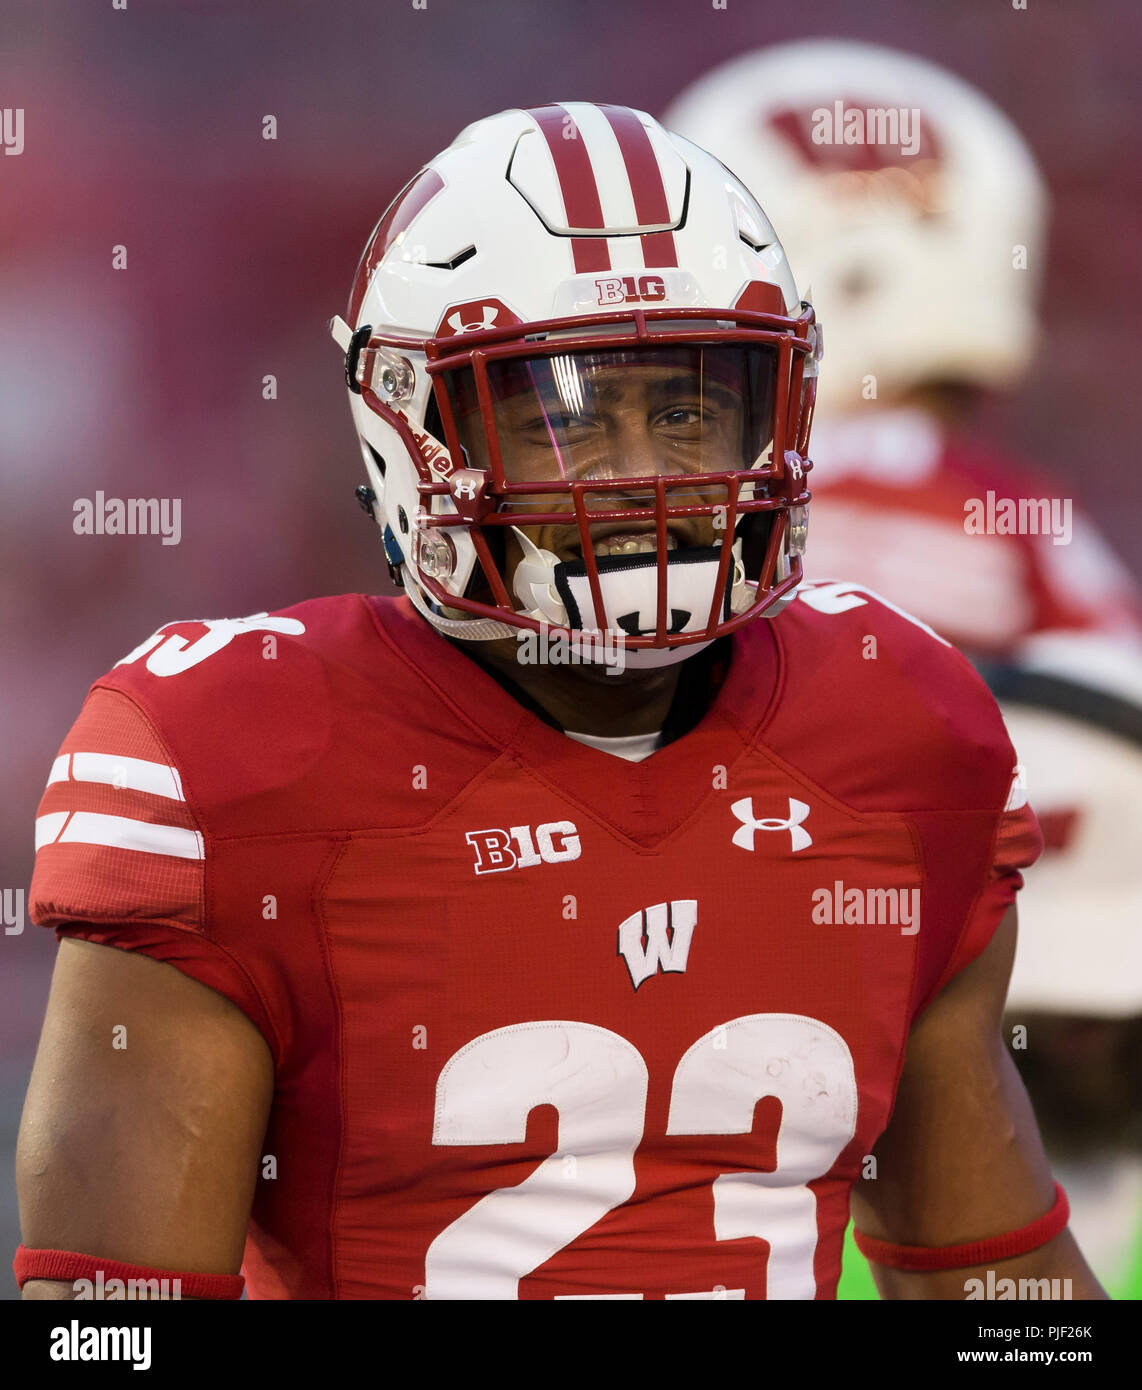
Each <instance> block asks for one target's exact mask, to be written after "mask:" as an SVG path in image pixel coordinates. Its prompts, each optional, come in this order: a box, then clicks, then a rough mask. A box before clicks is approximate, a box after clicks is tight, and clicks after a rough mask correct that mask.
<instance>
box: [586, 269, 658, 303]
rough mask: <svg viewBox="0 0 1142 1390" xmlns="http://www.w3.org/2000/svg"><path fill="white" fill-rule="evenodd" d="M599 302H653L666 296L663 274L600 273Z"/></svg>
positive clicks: (597, 287)
mask: <svg viewBox="0 0 1142 1390" xmlns="http://www.w3.org/2000/svg"><path fill="white" fill-rule="evenodd" d="M595 288H596V289H597V290H598V291H599V298H598V300H597V302H598V303H599V304H653V303H654V302H655V301H656V300H659V299H665V298H666V281H665V280H664V279H663V278H662V276H661V275H640V276H639V277H638V278H637V279H636V278H635V277H634V276H633V275H600V276H599V278H598V279H597V280H596V281H595Z"/></svg>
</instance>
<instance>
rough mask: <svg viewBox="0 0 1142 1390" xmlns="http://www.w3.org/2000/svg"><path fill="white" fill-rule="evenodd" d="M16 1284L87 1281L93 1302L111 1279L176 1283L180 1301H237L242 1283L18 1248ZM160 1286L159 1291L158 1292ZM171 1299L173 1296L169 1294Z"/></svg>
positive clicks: (221, 1276)
mask: <svg viewBox="0 0 1142 1390" xmlns="http://www.w3.org/2000/svg"><path fill="white" fill-rule="evenodd" d="M12 1269H13V1270H14V1271H15V1274H16V1283H17V1284H19V1286H20V1288H21V1289H22V1288H23V1287H24V1285H25V1284H26V1283H27V1282H28V1280H29V1279H54V1280H57V1281H58V1282H60V1283H63V1284H72V1283H74V1282H75V1280H77V1279H87V1280H90V1282H91V1284H92V1285H93V1286H94V1289H95V1291H96V1292H95V1296H96V1298H99V1297H102V1296H104V1295H102V1294H101V1293H100V1292H99V1290H101V1289H104V1288H105V1287H106V1285H107V1284H108V1283H109V1282H110V1281H111V1280H112V1279H122V1280H124V1281H126V1280H128V1279H146V1280H152V1279H157V1280H160V1281H161V1280H164V1279H165V1280H166V1282H167V1285H168V1287H169V1286H171V1285H173V1282H174V1280H176V1279H177V1280H178V1281H179V1287H178V1293H177V1297H179V1298H217V1299H236V1298H241V1297H242V1289H243V1287H244V1286H245V1280H244V1279H243V1278H242V1276H241V1275H240V1274H185V1273H183V1272H182V1271H180V1270H175V1269H151V1268H150V1267H149V1266H148V1265H129V1264H124V1262H123V1261H122V1260H105V1259H102V1258H101V1257H100V1256H99V1255H80V1254H78V1253H77V1252H76V1251H74V1250H29V1249H28V1248H27V1246H25V1245H21V1246H19V1247H18V1248H17V1250H16V1258H15V1259H14V1260H13V1261H12ZM161 1287H162V1286H161V1283H160V1291H161ZM171 1296H172V1297H174V1296H176V1295H175V1294H174V1293H173V1289H172V1292H171Z"/></svg>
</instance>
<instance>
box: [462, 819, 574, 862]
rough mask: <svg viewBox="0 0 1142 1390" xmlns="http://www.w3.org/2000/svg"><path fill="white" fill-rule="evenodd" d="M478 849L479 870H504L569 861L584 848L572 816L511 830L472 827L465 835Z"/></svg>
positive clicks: (514, 827) (519, 826)
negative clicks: (532, 829) (533, 827)
mask: <svg viewBox="0 0 1142 1390" xmlns="http://www.w3.org/2000/svg"><path fill="white" fill-rule="evenodd" d="M464 838H465V839H466V840H467V841H468V843H469V844H470V845H471V846H472V848H473V850H475V852H476V863H475V866H474V867H475V870H476V872H477V873H478V874H502V873H506V872H507V871H508V870H509V869H531V868H534V867H535V865H536V864H567V863H569V862H570V861H571V860H572V859H578V858H579V855H580V854H581V853H582V852H583V848H582V845H581V844H580V841H579V832H578V830H576V828H575V826H574V825H573V824H572V823H571V821H569V820H553V821H548V822H547V823H546V824H544V825H537V826H536V827H535V836H534V838H533V837H532V833H531V826H529V825H513V826H512V827H511V829H510V830H469V831H468V833H467V834H466V835H465V836H464Z"/></svg>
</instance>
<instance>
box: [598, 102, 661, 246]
mask: <svg viewBox="0 0 1142 1390" xmlns="http://www.w3.org/2000/svg"><path fill="white" fill-rule="evenodd" d="M599 110H600V111H602V113H603V115H604V116H606V118H607V121H608V122H609V123H610V127H611V129H612V130H613V131H614V133H615V139H616V140H617V141H618V142H619V150H620V151H621V152H622V157H623V163H624V164H625V165H626V171H627V178H628V179H629V180H630V191H631V194H632V195H633V197H634V210H635V216H636V217H637V218H638V220H639V225H640V226H644V227H645V226H646V224H647V223H648V222H669V221H670V204H669V203H668V202H667V199H666V185H665V184H664V183H663V182H662V170H661V168H660V167H659V164H658V156H657V155H656V154H655V153H654V146H653V145H652V144H651V143H650V136H649V135H648V134H647V130H646V127H645V126H644V125H643V123H642V122H641V121H640V120H639V118H638V117H637V116H636V115H635V113H634V112H633V111H632V110H631V109H630V108H629V107H628V106H602V105H600V107H599ZM642 258H643V261H644V262H645V263H646V264H647V265H648V266H664V265H677V264H678V250H677V247H676V246H675V245H674V233H673V232H648V233H647V234H646V235H645V236H644V237H643V238H642Z"/></svg>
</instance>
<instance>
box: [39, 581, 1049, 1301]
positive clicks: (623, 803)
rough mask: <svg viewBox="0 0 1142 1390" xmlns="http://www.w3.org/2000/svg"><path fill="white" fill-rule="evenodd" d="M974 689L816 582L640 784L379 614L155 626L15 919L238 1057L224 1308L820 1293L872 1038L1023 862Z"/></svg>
mask: <svg viewBox="0 0 1142 1390" xmlns="http://www.w3.org/2000/svg"><path fill="white" fill-rule="evenodd" d="M1014 761H1015V759H1014V754H1013V752H1012V749H1011V746H1010V743H1009V741H1008V738H1007V735H1006V733H1005V731H1004V728H1003V725H1002V722H1001V719H1000V717H999V714H998V711H997V709H996V707H995V704H994V702H993V701H992V699H991V697H990V695H989V694H988V692H987V690H986V688H985V687H984V686H983V684H982V683H981V681H980V680H979V679H978V677H977V676H976V675H975V673H974V671H973V670H972V668H971V667H970V665H969V664H968V663H967V662H966V661H965V660H964V659H963V658H962V657H961V656H960V655H959V654H958V653H957V652H956V651H954V650H953V649H952V648H950V647H949V646H947V644H945V643H944V642H942V641H941V640H940V639H939V638H937V637H936V636H935V635H934V634H931V633H930V632H929V631H928V630H927V629H924V628H922V627H921V626H920V625H918V624H917V623H916V622H915V620H913V619H911V618H909V617H908V616H907V615H906V614H903V613H901V612H899V611H898V610H896V609H894V608H893V607H891V606H890V605H887V604H885V603H883V602H881V601H879V600H877V599H875V598H873V597H871V596H868V595H867V594H865V593H863V592H861V591H858V590H856V589H854V587H853V586H851V585H845V584H837V583H832V584H825V585H815V586H814V585H810V586H806V587H805V589H804V591H803V592H802V594H801V596H800V597H799V598H798V600H797V601H796V602H795V603H793V604H792V605H791V606H790V607H789V608H788V609H787V610H786V611H785V612H784V613H783V614H782V615H781V616H780V617H779V618H777V619H776V620H775V621H772V622H767V621H758V622H755V623H753V624H751V625H749V626H747V627H746V628H745V629H743V630H741V631H739V632H738V633H736V634H735V636H734V637H733V645H732V658H731V661H730V664H729V670H728V674H727V676H726V678H725V680H724V682H723V683H722V685H721V687H720V689H719V690H718V693H717V695H716V697H715V699H714V701H713V703H712V705H711V706H710V708H709V709H708V711H707V712H706V714H705V716H704V717H703V718H702V719H701V721H700V722H699V723H698V725H697V726H696V727H695V728H694V729H693V730H691V732H689V733H688V734H686V735H685V736H684V737H682V738H680V739H678V740H676V741H675V742H673V743H671V744H669V745H668V746H667V747H665V748H662V749H660V750H659V751H658V752H656V753H654V754H653V755H652V756H651V757H649V758H647V759H646V760H645V761H643V762H641V763H625V762H620V761H618V760H616V759H614V758H612V757H609V756H608V755H607V754H605V753H602V752H599V751H597V750H595V749H592V748H589V747H586V746H584V745H583V744H580V743H578V742H576V741H574V740H572V739H570V738H567V737H566V736H564V735H563V734H561V733H560V732H559V731H558V730H556V729H554V728H552V727H551V726H549V725H548V724H546V723H544V722H543V721H542V720H541V719H539V718H538V717H537V716H536V715H535V714H534V713H532V712H531V711H530V710H529V709H527V708H525V707H524V706H523V705H522V704H520V703H519V702H517V701H516V700H514V699H513V698H512V697H511V696H510V695H509V694H508V693H507V692H506V691H505V690H504V689H502V688H501V687H500V685H499V684H498V683H497V682H496V681H495V680H493V679H492V678H491V677H490V676H488V675H486V674H485V672H484V671H483V670H482V669H481V668H480V667H478V666H477V665H476V664H475V663H474V662H473V661H471V660H470V659H469V658H468V657H467V656H466V655H464V654H463V653H462V652H460V651H458V650H456V649H454V648H453V647H452V646H450V645H449V644H448V643H447V642H445V641H444V640H443V639H442V638H441V637H439V636H438V635H437V634H436V633H435V632H434V631H433V630H432V629H431V628H429V627H428V626H427V625H426V624H425V623H424V622H423V621H422V620H421V619H420V618H419V617H418V616H417V614H416V613H415V612H414V611H413V610H412V608H411V606H410V605H409V604H408V602H407V600H405V599H401V600H392V599H381V598H365V597H362V596H359V595H351V596H346V597H340V598H325V599H317V600H314V601H312V602H309V603H304V604H301V605H299V606H298V607H296V608H292V609H289V610H286V611H284V612H282V613H279V614H276V615H272V616H266V615H264V614H263V615H259V616H257V617H254V618H250V619H243V620H235V621H230V620H226V621H219V622H211V623H205V624H204V623H193V622H192V623H175V624H172V625H170V626H168V627H166V628H164V629H161V630H160V632H159V633H156V634H155V635H154V636H153V637H152V638H150V639H149V640H148V641H147V642H145V643H143V644H142V646H140V647H139V648H137V649H136V651H134V652H132V653H131V654H130V656H129V657H127V658H126V659H125V660H124V661H123V662H121V663H120V664H119V665H118V666H116V667H115V668H114V669H113V670H112V671H111V672H110V673H109V674H108V675H107V676H105V677H103V678H102V679H101V680H99V681H97V682H96V684H95V686H94V688H93V690H92V693H91V694H90V696H89V698H88V700H87V703H86V704H85V706H84V709H83V711H82V713H81V714H80V716H79V719H78V721H77V723H76V724H75V726H74V728H73V729H72V731H71V733H70V735H69V736H68V739H67V741H66V742H65V744H64V745H63V750H62V752H61V753H60V756H59V757H58V758H57V760H56V762H55V763H54V765H53V768H52V774H51V780H50V782H49V784H48V788H47V791H46V793H45V796H44V799H43V803H42V805H41V808H40V812H39V819H38V821H37V842H38V853H37V863H36V871H35V877H34V880H33V886H32V894H31V896H32V899H33V909H32V915H33V917H34V919H35V920H36V921H37V922H39V923H41V924H43V925H49V926H55V927H56V928H57V930H59V931H60V932H63V933H66V934H69V935H75V936H80V937H83V938H85V939H87V940H90V941H96V942H102V943H106V944H109V945H113V946H120V947H123V948H126V949H129V950H137V951H142V952H144V953H146V954H147V955H150V956H153V957H155V958H156V959H159V960H164V961H168V962H170V963H172V964H173V965H175V966H176V967H177V968H178V969H180V970H183V971H185V972H186V973H187V974H189V975H192V976H193V977H194V978H196V979H198V980H200V981H202V982H204V983H205V984H207V985H209V986H211V987H212V988H214V989H216V990H218V991H220V992H221V993H223V994H224V995H226V996H227V997H228V998H230V999H231V1000H233V1001H234V1003H235V1004H236V1005H237V1006H238V1007H239V1008H241V1009H242V1010H244V1011H245V1013H246V1014H247V1015H248V1016H249V1017H250V1018H251V1019H252V1020H253V1021H254V1023H255V1024H256V1025H257V1026H258V1028H259V1029H260V1030H261V1031H262V1033H263V1034H264V1036H265V1038H266V1040H267V1042H268V1044H269V1046H270V1048H271V1050H272V1053H273V1057H274V1062H275V1066H276V1090H275V1098H274V1106H273V1112H272V1116H271V1120H270V1125H269V1131H268V1134H267V1137H266V1141H265V1152H266V1153H267V1154H273V1155H275V1156H276V1159H277V1165H276V1176H275V1177H272V1178H267V1177H264V1176H263V1177H261V1178H260V1179H259V1183H258V1190H257V1194H256V1198H255V1203H254V1210H253V1215H252V1219H251V1223H250V1229H249V1235H248V1240H247V1246H246V1258H245V1264H244V1272H245V1275H246V1278H247V1281H248V1287H249V1292H250V1296H251V1297H252V1298H392V1299H400V1298H418V1297H428V1298H471V1299H514V1298H527V1299H549V1298H592V1299H597V1298H635V1299H637V1298H652V1299H660V1298H697V1299H711V1298H735V1299H736V1298H765V1297H769V1298H778V1299H794V1298H798V1299H805V1298H832V1297H834V1295H835V1287H836V1282H837V1277H838V1274H839V1271H840V1261H841V1246H842V1237H843V1233H844V1230H845V1225H846V1222H847V1218H848V1208H849V1189H850V1186H851V1185H852V1183H853V1182H854V1180H859V1179H860V1174H861V1164H862V1160H863V1158H864V1156H865V1155H866V1154H868V1153H869V1152H870V1151H871V1150H872V1148H873V1146H874V1144H875V1142H876V1140H877V1137H878V1136H879V1135H880V1133H881V1132H882V1130H883V1129H884V1127H885V1125H886V1123H887V1121H888V1119H889V1116H890V1113H891V1110H892V1105H893V1097H894V1094H895V1089H896V1083H897V1078H898V1075H899V1073H900V1069H901V1066H902V1063H903V1058H904V1047H905V1042H906V1039H907V1036H908V1030H909V1027H910V1026H911V1023H912V1021H913V1020H914V1019H915V1017H916V1015H917V1013H918V1012H919V1011H920V1010H922V1009H923V1008H924V1007H925V1005H926V1004H927V1003H928V1002H929V1001H930V1000H931V999H932V997H933V996H934V994H935V993H936V991H937V990H938V989H939V988H940V987H941V986H942V984H943V983H944V982H945V981H947V980H948V979H949V978H950V977H951V976H952V975H953V974H954V973H955V972H956V971H957V970H959V969H960V968H961V967H962V966H963V965H964V964H966V963H967V962H968V961H970V960H971V959H973V958H974V957H975V956H976V955H978V953H979V952H980V951H981V950H982V949H983V947H984V946H985V945H986V943H987V941H988V939H989V937H990V936H991V934H992V932H993V930H994V928H995V926H996V924H997V923H998V921H999V919H1000V918H1001V916H1002V915H1003V912H1004V910H1005V908H1006V907H1007V905H1008V904H1009V903H1010V901H1011V900H1012V898H1013V895H1014V892H1015V890H1016V888H1017V887H1018V886H1019V884H1020V882H1021V876H1020V874H1019V872H1018V870H1019V868H1020V867H1021V866H1025V865H1027V864H1029V863H1031V862H1032V861H1033V860H1034V858H1035V857H1036V855H1037V853H1038V850H1039V845H1040V837H1039V831H1038V826H1037V823H1036V821H1035V818H1034V816H1033V814H1032V813H1031V811H1030V809H1029V808H1028V807H1027V806H1026V805H1025V803H1024V802H1023V800H1022V797H1021V795H1020V793H1019V789H1018V787H1017V786H1016V787H1015V788H1014V789H1013V785H1012V772H1013V765H1014Z"/></svg>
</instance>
